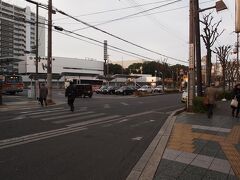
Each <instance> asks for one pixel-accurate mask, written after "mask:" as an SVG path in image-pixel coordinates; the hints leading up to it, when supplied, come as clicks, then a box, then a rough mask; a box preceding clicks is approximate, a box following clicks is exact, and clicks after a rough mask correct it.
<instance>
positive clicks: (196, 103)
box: [193, 97, 207, 113]
mask: <svg viewBox="0 0 240 180" xmlns="http://www.w3.org/2000/svg"><path fill="white" fill-rule="evenodd" d="M206 111H207V106H206V105H205V104H203V97H195V98H194V99H193V112H196V113H204V112H206Z"/></svg>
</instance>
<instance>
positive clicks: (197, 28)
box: [193, 0, 227, 96]
mask: <svg viewBox="0 0 240 180" xmlns="http://www.w3.org/2000/svg"><path fill="white" fill-rule="evenodd" d="M193 3H194V24H195V46H196V47H195V51H196V68H197V95H198V96H202V72H201V43H200V25H199V12H203V11H206V10H210V9H214V8H215V9H216V11H217V12H220V11H222V10H225V9H227V6H226V4H225V3H224V2H223V1H222V0H219V1H217V2H216V4H215V6H211V7H208V8H205V9H199V2H198V0H195V1H193ZM206 64H209V63H208V62H206ZM207 69H208V68H207Z"/></svg>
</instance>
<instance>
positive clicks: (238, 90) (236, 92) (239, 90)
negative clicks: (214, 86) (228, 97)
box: [231, 84, 240, 118]
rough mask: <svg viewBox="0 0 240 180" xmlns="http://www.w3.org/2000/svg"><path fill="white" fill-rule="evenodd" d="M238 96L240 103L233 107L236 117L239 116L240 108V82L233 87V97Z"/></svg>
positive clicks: (233, 115)
mask: <svg viewBox="0 0 240 180" xmlns="http://www.w3.org/2000/svg"><path fill="white" fill-rule="evenodd" d="M235 97H236V99H237V101H238V105H237V107H233V106H231V108H232V117H236V118H238V114H239V109H240V84H236V85H235V86H234V88H233V91H232V99H234V98H235ZM235 111H236V115H235Z"/></svg>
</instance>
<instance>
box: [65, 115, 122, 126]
mask: <svg viewBox="0 0 240 180" xmlns="http://www.w3.org/2000/svg"><path fill="white" fill-rule="evenodd" d="M119 117H120V116H119V115H113V116H106V117H102V118H97V119H93V120H89V121H84V122H80V123H75V124H69V125H67V126H68V127H78V126H84V125H89V124H93V123H98V122H102V121H107V120H110V119H114V118H119Z"/></svg>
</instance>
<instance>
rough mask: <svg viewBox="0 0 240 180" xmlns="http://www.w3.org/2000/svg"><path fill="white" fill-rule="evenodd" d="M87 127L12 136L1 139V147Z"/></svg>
mask: <svg viewBox="0 0 240 180" xmlns="http://www.w3.org/2000/svg"><path fill="white" fill-rule="evenodd" d="M86 129H87V128H82V127H76V128H69V127H66V128H61V129H56V130H51V131H46V132H42V133H35V134H30V135H26V136H21V137H17V138H10V139H5V140H0V149H5V148H9V147H13V146H17V145H22V144H27V143H31V142H35V141H40V140H43V139H48V138H52V137H57V136H61V135H65V134H70V133H74V132H78V131H83V130H86Z"/></svg>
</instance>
